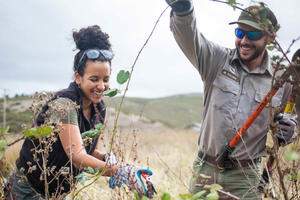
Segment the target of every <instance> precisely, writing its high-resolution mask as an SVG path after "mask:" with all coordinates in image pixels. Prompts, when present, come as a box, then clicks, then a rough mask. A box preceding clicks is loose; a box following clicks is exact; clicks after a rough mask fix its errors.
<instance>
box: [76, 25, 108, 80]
mask: <svg viewBox="0 0 300 200" xmlns="http://www.w3.org/2000/svg"><path fill="white" fill-rule="evenodd" d="M108 38H109V35H108V34H107V33H104V32H102V30H101V28H100V26H98V25H93V26H88V27H87V28H81V29H80V30H79V31H78V32H77V31H73V39H74V42H75V44H76V49H78V50H79V52H78V53H77V54H76V55H75V58H74V66H73V70H74V71H77V72H78V73H79V75H80V76H83V74H84V69H85V63H86V61H87V59H86V58H84V59H83V62H81V63H79V60H80V58H81V57H82V55H83V54H84V52H85V50H87V49H103V50H109V51H111V44H110V42H109V40H108ZM97 60H100V61H109V63H110V64H111V61H110V60H106V59H105V58H104V57H101V56H100V57H99V58H98V59H97Z"/></svg>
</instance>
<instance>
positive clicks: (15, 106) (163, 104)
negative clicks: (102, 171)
mask: <svg viewBox="0 0 300 200" xmlns="http://www.w3.org/2000/svg"><path fill="white" fill-rule="evenodd" d="M120 100H121V97H113V98H109V97H105V99H104V101H105V102H106V104H107V107H108V111H107V123H108V127H112V126H113V122H114V119H115V113H116V110H117V109H118V107H119V104H120ZM31 104H32V99H31V98H30V97H22V98H20V97H19V98H10V99H7V111H6V118H7V119H6V120H7V122H6V124H7V125H9V126H10V127H11V132H19V130H22V128H21V125H22V124H27V125H28V126H30V124H31V122H32V114H31V111H29V107H30V105H31ZM202 111H203V99H202V94H183V95H175V96H169V97H164V98H151V99H148V98H132V97H126V98H125V101H124V104H123V107H122V110H121V113H122V114H121V116H120V120H119V123H118V124H119V126H120V127H121V128H122V129H133V128H140V129H147V130H151V129H160V128H163V127H167V128H179V129H183V128H186V127H188V126H190V125H191V124H193V123H200V122H201V119H202ZM0 116H1V118H0V119H1V120H0V122H1V123H0V127H2V126H3V100H2V99H1V101H0Z"/></svg>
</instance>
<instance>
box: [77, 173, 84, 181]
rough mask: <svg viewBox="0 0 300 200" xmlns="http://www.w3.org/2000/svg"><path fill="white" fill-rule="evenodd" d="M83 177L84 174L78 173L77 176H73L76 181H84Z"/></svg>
mask: <svg viewBox="0 0 300 200" xmlns="http://www.w3.org/2000/svg"><path fill="white" fill-rule="evenodd" d="M84 177H85V174H84V173H80V174H78V175H77V176H75V178H76V179H79V180H82V179H84Z"/></svg>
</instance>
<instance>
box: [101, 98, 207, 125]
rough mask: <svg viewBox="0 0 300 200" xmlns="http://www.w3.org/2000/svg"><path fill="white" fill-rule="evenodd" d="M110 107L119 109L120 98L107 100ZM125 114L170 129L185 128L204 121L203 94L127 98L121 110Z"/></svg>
mask: <svg viewBox="0 0 300 200" xmlns="http://www.w3.org/2000/svg"><path fill="white" fill-rule="evenodd" d="M106 103H107V105H108V106H109V107H114V108H116V107H118V106H119V103H120V97H118V98H110V99H106ZM121 111H122V112H123V113H125V114H134V115H138V116H143V117H145V118H147V119H149V120H151V121H158V122H161V123H163V124H164V125H165V126H167V127H170V128H185V127H187V126H189V125H191V124H193V123H200V122H201V120H202V111H203V98H202V94H182V95H175V96H169V97H164V98H155V99H145V98H130V97H128V98H126V99H125V101H124V105H123V108H122V110H121Z"/></svg>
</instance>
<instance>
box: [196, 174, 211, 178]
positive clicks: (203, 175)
mask: <svg viewBox="0 0 300 200" xmlns="http://www.w3.org/2000/svg"><path fill="white" fill-rule="evenodd" d="M199 175H200V176H201V177H202V178H211V176H207V175H205V174H199Z"/></svg>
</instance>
